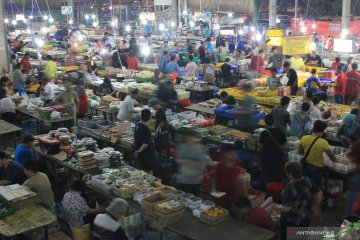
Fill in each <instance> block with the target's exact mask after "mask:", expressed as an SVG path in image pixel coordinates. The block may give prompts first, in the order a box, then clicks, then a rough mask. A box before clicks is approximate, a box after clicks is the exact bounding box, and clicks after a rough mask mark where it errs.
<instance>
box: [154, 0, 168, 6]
mask: <svg viewBox="0 0 360 240" xmlns="http://www.w3.org/2000/svg"><path fill="white" fill-rule="evenodd" d="M154 4H155V6H164V5H165V6H171V5H172V0H155V1H154Z"/></svg>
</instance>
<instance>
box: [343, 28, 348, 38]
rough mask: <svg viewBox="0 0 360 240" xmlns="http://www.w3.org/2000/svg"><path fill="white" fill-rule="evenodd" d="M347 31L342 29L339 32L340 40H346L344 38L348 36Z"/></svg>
mask: <svg viewBox="0 0 360 240" xmlns="http://www.w3.org/2000/svg"><path fill="white" fill-rule="evenodd" d="M348 33H349V30H348V29H344V30H342V31H341V38H342V39H344V38H346V36H347V35H348Z"/></svg>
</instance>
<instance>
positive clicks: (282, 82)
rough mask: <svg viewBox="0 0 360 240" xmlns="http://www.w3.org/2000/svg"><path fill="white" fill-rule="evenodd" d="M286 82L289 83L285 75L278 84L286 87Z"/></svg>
mask: <svg viewBox="0 0 360 240" xmlns="http://www.w3.org/2000/svg"><path fill="white" fill-rule="evenodd" d="M288 81H289V78H288V77H287V76H286V75H283V76H282V78H281V79H280V82H281V84H282V85H283V86H286V85H287V83H288Z"/></svg>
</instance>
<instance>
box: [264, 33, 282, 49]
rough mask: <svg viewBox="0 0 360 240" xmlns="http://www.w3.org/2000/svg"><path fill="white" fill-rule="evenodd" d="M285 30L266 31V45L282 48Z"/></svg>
mask: <svg viewBox="0 0 360 240" xmlns="http://www.w3.org/2000/svg"><path fill="white" fill-rule="evenodd" d="M282 36H284V30H282V29H268V30H266V39H267V43H266V45H268V46H271V47H281V46H282V44H283V37H282Z"/></svg>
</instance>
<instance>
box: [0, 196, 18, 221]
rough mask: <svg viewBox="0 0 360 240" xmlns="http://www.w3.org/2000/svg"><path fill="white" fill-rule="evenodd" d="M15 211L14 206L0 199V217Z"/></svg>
mask: <svg viewBox="0 0 360 240" xmlns="http://www.w3.org/2000/svg"><path fill="white" fill-rule="evenodd" d="M14 213H15V208H13V206H11V205H10V204H8V203H7V202H5V201H3V200H1V199H0V219H2V218H4V217H7V216H10V215H12V214H14Z"/></svg>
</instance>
